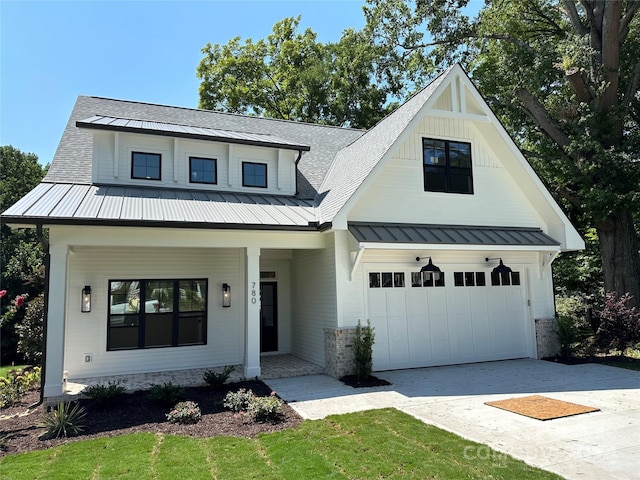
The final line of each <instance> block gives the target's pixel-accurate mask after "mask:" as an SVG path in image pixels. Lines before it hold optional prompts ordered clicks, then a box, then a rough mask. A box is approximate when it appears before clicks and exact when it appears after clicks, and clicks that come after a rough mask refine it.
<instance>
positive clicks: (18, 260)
mask: <svg viewBox="0 0 640 480" xmlns="http://www.w3.org/2000/svg"><path fill="white" fill-rule="evenodd" d="M46 171H47V167H43V166H42V165H40V164H39V163H38V157H37V156H36V155H34V154H33V153H24V152H22V151H20V150H19V149H17V148H15V147H13V146H11V145H7V146H0V212H2V211H4V210H6V209H7V208H9V207H10V206H11V205H13V204H14V203H15V202H17V201H18V200H19V199H20V198H22V197H23V196H25V195H26V194H27V193H28V192H29V191H30V190H31V189H33V188H34V187H35V186H36V185H38V183H40V181H41V180H42V178H43V177H44V175H45V173H46ZM0 235H1V237H2V238H1V241H0V266H1V267H2V268H1V270H2V276H1V277H0V287H1V288H0V290H6V295H5V296H4V297H3V298H0V302H1V303H0V317H3V316H4V321H2V322H0V325H1V327H2V345H1V349H2V352H1V354H2V356H1V360H2V363H3V364H4V363H5V362H9V361H15V360H16V357H15V355H16V347H17V340H18V339H17V336H16V335H15V331H14V326H15V324H16V323H17V322H20V321H21V320H22V317H23V315H24V308H21V309H19V310H17V311H16V312H15V313H14V312H10V314H9V315H7V313H8V310H9V309H10V307H11V303H10V301H11V299H14V298H16V297H17V296H18V295H23V294H26V296H27V298H29V297H31V298H35V297H36V296H38V295H39V294H41V293H42V291H43V287H44V284H43V267H42V255H43V251H42V246H41V244H40V241H39V239H38V238H37V236H36V233H35V231H34V230H33V229H23V230H12V229H11V228H9V227H8V226H7V225H2V226H0Z"/></svg>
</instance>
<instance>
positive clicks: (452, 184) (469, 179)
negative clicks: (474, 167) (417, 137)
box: [422, 138, 473, 194]
mask: <svg viewBox="0 0 640 480" xmlns="http://www.w3.org/2000/svg"><path fill="white" fill-rule="evenodd" d="M422 149H423V167H424V190H425V191H427V192H447V193H468V194H471V193H473V175H472V171H471V144H470V143H466V142H451V141H449V140H435V139H431V138H423V139H422Z"/></svg>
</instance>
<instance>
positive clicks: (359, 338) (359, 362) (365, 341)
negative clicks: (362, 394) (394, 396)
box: [353, 320, 375, 380]
mask: <svg viewBox="0 0 640 480" xmlns="http://www.w3.org/2000/svg"><path fill="white" fill-rule="evenodd" d="M374 338H375V334H374V333H373V327H372V326H371V322H370V321H369V320H367V326H366V327H363V326H362V325H360V320H358V325H357V326H356V333H355V337H354V339H353V355H354V363H355V374H356V376H357V377H358V380H365V379H367V378H369V377H370V376H371V372H372V371H373V341H374Z"/></svg>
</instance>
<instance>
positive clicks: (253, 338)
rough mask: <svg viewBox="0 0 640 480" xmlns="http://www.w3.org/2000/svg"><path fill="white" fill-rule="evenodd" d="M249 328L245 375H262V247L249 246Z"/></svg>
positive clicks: (246, 344) (246, 339)
mask: <svg viewBox="0 0 640 480" xmlns="http://www.w3.org/2000/svg"><path fill="white" fill-rule="evenodd" d="M246 278H247V322H246V325H247V330H246V335H245V347H244V376H245V377H246V378H254V377H259V376H260V373H261V372H260V249H259V248H257V247H247V276H246Z"/></svg>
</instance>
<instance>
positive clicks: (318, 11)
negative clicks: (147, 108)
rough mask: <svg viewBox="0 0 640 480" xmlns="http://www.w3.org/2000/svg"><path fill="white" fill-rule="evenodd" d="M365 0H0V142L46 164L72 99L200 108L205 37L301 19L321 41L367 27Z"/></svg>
mask: <svg viewBox="0 0 640 480" xmlns="http://www.w3.org/2000/svg"><path fill="white" fill-rule="evenodd" d="M363 3H364V2H363V1H361V0H332V1H329V0H326V1H325V0H307V1H293V0H291V1H266V0H263V1H248V0H247V1H213V0H209V1H206V0H203V1H136V2H131V1H116V0H112V1H43V2H40V1H15V0H0V32H1V33H0V45H1V50H0V82H1V83H0V145H13V146H14V147H16V148H19V149H20V150H22V151H25V152H33V153H35V154H36V155H38V158H39V159H40V162H41V163H43V164H46V163H49V162H51V160H52V159H53V155H54V153H55V149H56V147H57V145H58V142H59V140H60V136H61V135H62V131H63V130H64V127H65V125H66V122H67V120H68V118H69V114H70V113H71V109H72V108H73V104H74V102H75V100H76V98H77V96H78V95H96V96H102V97H111V98H120V99H126V100H138V101H144V102H152V103H161V104H167V105H177V106H183V107H196V106H197V104H198V85H199V81H198V79H197V78H196V76H195V72H196V67H197V65H198V63H199V62H200V59H201V58H202V54H201V52H200V50H201V49H202V47H204V46H205V45H206V44H207V42H209V43H212V44H213V43H226V42H227V41H228V40H229V39H231V38H233V37H235V36H240V37H242V38H253V39H254V40H255V39H259V38H264V37H266V36H267V35H268V34H269V33H270V32H271V28H272V26H273V24H274V23H275V22H277V21H278V20H281V19H282V18H285V17H287V16H297V15H302V21H301V27H302V28H303V29H304V28H306V27H310V28H312V29H313V30H314V31H315V32H316V33H317V34H318V39H319V40H320V41H322V42H328V41H335V40H338V39H339V38H340V35H341V33H342V31H343V30H344V29H345V28H349V27H353V28H355V29H360V28H362V27H363V26H364V17H363V14H362V5H363Z"/></svg>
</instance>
